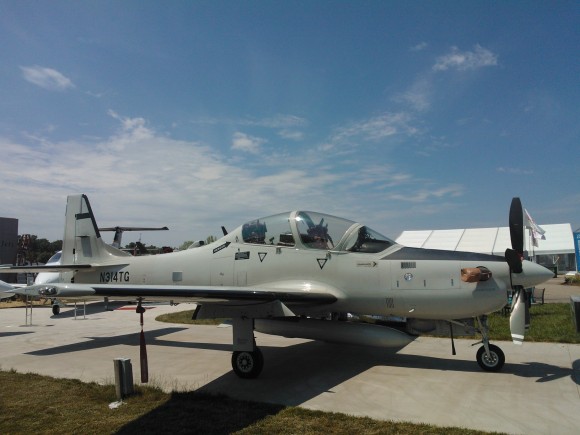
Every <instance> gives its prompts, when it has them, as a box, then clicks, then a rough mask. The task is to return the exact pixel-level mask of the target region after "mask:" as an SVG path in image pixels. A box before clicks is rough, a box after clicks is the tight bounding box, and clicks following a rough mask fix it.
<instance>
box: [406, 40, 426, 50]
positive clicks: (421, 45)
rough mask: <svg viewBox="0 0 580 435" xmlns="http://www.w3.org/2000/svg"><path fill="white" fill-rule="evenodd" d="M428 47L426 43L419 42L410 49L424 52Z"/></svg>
mask: <svg viewBox="0 0 580 435" xmlns="http://www.w3.org/2000/svg"><path fill="white" fill-rule="evenodd" d="M428 46H429V44H427V43H426V42H424V41H423V42H420V43H418V44H417V45H414V46H413V47H411V48H410V50H411V51H423V50H425V49H426V48H427V47H428Z"/></svg>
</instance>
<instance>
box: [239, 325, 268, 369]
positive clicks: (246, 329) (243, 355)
mask: <svg viewBox="0 0 580 435" xmlns="http://www.w3.org/2000/svg"><path fill="white" fill-rule="evenodd" d="M232 324H233V335H234V353H233V355H232V369H233V370H234V372H235V374H236V375H238V376H239V377H240V378H243V379H252V378H256V377H257V376H258V375H259V374H260V373H261V372H262V369H263V368H264V356H263V355H262V351H261V350H260V349H259V348H258V347H257V346H256V340H255V338H254V319H251V318H247V317H243V318H240V317H234V318H233V319H232Z"/></svg>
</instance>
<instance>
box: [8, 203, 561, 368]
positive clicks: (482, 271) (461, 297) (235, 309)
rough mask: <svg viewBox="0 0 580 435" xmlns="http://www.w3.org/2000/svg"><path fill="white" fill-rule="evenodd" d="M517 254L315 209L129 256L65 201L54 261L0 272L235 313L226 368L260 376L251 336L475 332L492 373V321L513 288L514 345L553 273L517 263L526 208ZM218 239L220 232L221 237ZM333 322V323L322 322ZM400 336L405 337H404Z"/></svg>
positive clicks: (397, 340) (516, 211)
mask: <svg viewBox="0 0 580 435" xmlns="http://www.w3.org/2000/svg"><path fill="white" fill-rule="evenodd" d="M510 231H511V236H512V249H508V250H507V251H506V255H505V257H501V256H493V255H486V254H478V253H469V252H454V251H439V250H429V249H418V248H407V247H404V246H401V245H398V244H396V243H395V242H393V241H392V240H390V239H388V238H387V237H385V236H383V235H381V234H379V233H378V232H376V231H374V230H372V229H371V228H369V227H367V226H365V225H362V224H359V223H356V222H353V221H350V220H346V219H342V218H338V217H335V216H330V215H326V214H322V213H316V212H307V211H293V212H287V213H282V214H277V215H273V216H269V217H265V218H260V219H256V220H252V221H250V222H247V223H245V224H243V225H242V226H240V227H238V228H237V229H235V230H233V231H231V232H229V233H227V234H226V235H224V237H222V238H221V239H219V240H217V241H215V242H213V243H210V244H207V245H204V246H199V247H197V248H196V249H188V250H184V251H181V252H175V253H170V254H165V255H155V256H143V257H131V256H127V255H126V254H125V253H123V252H122V251H120V250H118V249H116V248H113V247H112V246H110V245H108V244H106V243H105V242H103V240H102V239H101V235H100V231H99V229H98V226H97V223H96V220H95V217H94V214H93V211H92V209H91V206H90V204H89V200H88V198H87V197H86V196H85V195H72V196H69V197H68V202H67V208H66V222H65V233H64V238H63V250H62V258H61V264H59V265H51V264H48V265H46V266H44V267H40V268H39V267H32V268H31V267H16V266H15V267H11V268H0V270H2V271H3V272H6V269H10V270H12V271H13V272H22V271H31V270H35V271H49V272H58V273H60V274H65V273H72V277H71V278H70V279H67V282H66V283H50V284H40V285H38V284H35V285H31V286H29V287H25V288H23V289H20V290H16V292H17V293H19V294H24V295H41V296H44V297H49V298H65V299H66V298H69V297H73V298H77V297H85V298H95V297H98V298H102V297H117V298H127V297H131V298H135V299H136V300H137V302H138V307H137V312H141V313H142V311H143V309H142V307H141V302H142V301H144V300H172V301H175V302H195V303H196V304H198V305H197V308H196V310H195V314H194V318H197V319H203V318H221V317H225V318H232V324H233V355H232V367H233V370H234V371H235V373H236V374H237V375H238V376H240V377H243V378H253V377H256V376H258V375H259V374H260V372H261V370H262V368H263V365H264V358H263V356H262V353H261V351H260V349H259V348H258V347H257V345H256V341H255V338H254V330H256V331H260V332H264V333H268V334H275V335H281V336H286V337H301V338H308V339H315V340H326V341H333V342H342V343H350V344H361V345H373V346H383V347H388V346H392V347H402V346H404V345H406V344H408V343H409V342H410V341H412V340H413V339H414V336H416V335H419V334H424V333H426V334H431V335H437V334H440V335H447V336H450V337H451V339H452V343H453V337H454V336H458V335H466V334H470V333H471V332H473V331H475V332H477V333H480V334H481V335H482V341H481V343H482V344H483V345H482V346H481V348H480V349H479V350H478V352H477V362H478V364H479V366H480V367H481V368H482V369H483V370H487V371H498V370H500V369H501V368H502V366H503V364H504V362H505V356H504V353H503V351H502V350H501V349H500V348H499V347H497V346H495V345H493V344H490V342H489V327H488V323H487V315H488V314H489V313H492V312H495V311H497V310H499V309H501V308H503V307H504V306H505V305H506V303H507V290H508V289H512V290H513V291H514V295H515V296H514V303H513V307H514V308H513V310H512V313H511V318H510V326H511V332H512V338H513V339H514V342H516V343H521V342H522V340H523V337H524V334H525V330H526V323H527V317H528V312H527V303H526V292H525V291H524V289H525V288H529V287H533V286H535V285H537V284H540V283H542V282H544V281H546V280H547V279H549V278H550V277H551V276H552V272H551V271H549V270H548V269H546V268H544V267H542V266H540V265H538V264H535V263H532V262H530V261H527V260H523V231H524V228H523V213H522V207H521V202H520V200H519V199H518V198H514V199H513V200H512V206H511V208H510ZM224 233H225V231H224ZM347 313H359V314H365V315H370V316H383V317H384V316H393V317H397V318H400V319H401V320H404V323H403V328H391V327H385V326H380V325H372V324H364V323H357V322H352V321H341V320H340V319H345V318H347V317H348V316H347ZM327 319H331V320H327ZM401 329H402V330H401Z"/></svg>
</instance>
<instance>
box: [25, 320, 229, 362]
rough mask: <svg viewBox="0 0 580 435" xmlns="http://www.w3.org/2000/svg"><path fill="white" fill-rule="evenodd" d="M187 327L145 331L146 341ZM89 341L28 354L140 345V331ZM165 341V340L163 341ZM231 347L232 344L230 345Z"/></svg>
mask: <svg viewBox="0 0 580 435" xmlns="http://www.w3.org/2000/svg"><path fill="white" fill-rule="evenodd" d="M185 329H187V328H177V327H173V328H162V329H156V330H153V331H147V332H145V342H146V343H147V344H152V345H154V344H157V342H156V338H157V337H161V336H164V335H168V334H173V333H174V332H180V331H183V330H185ZM85 338H88V339H89V341H83V342H80V343H72V344H65V345H63V346H57V347H51V348H47V349H41V350H35V351H32V352H26V355H35V356H47V355H58V354H62V353H70V352H80V351H83V350H90V349H100V348H103V347H110V346H118V345H127V346H139V332H133V333H131V334H124V335H117V336H115V337H85ZM162 342H163V341H162ZM171 343H173V344H174V345H175V346H178V345H179V344H180V343H179V342H171ZM230 349H231V346H230Z"/></svg>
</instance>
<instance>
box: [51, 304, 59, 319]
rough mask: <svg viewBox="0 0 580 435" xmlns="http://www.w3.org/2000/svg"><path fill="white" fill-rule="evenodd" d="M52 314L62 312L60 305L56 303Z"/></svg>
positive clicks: (56, 314)
mask: <svg viewBox="0 0 580 435" xmlns="http://www.w3.org/2000/svg"><path fill="white" fill-rule="evenodd" d="M52 314H54V315H55V316H58V315H59V314H60V305H58V304H54V305H53V306H52Z"/></svg>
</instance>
